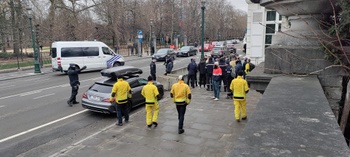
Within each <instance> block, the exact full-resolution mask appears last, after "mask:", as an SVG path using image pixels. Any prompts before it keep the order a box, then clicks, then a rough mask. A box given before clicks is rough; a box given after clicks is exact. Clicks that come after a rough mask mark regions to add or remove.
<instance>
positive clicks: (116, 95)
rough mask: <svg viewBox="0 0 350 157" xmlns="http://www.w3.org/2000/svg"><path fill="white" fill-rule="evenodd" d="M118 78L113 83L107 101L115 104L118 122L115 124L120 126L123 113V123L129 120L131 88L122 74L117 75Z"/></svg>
mask: <svg viewBox="0 0 350 157" xmlns="http://www.w3.org/2000/svg"><path fill="white" fill-rule="evenodd" d="M117 78H118V80H117V82H116V83H115V84H114V85H113V88H112V91H111V97H110V99H109V101H110V102H111V103H112V104H113V105H115V106H116V110H117V118H118V122H117V123H116V125H119V126H122V125H123V119H122V116H123V115H124V118H125V123H128V122H129V109H128V106H129V104H128V103H129V99H130V98H131V88H130V85H129V83H128V82H126V81H124V79H123V76H122V75H118V76H117Z"/></svg>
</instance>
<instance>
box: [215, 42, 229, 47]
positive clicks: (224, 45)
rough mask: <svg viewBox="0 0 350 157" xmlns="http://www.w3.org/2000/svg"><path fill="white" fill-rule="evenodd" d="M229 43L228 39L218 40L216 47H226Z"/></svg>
mask: <svg viewBox="0 0 350 157" xmlns="http://www.w3.org/2000/svg"><path fill="white" fill-rule="evenodd" d="M226 46H227V43H226V41H218V42H216V43H215V47H226Z"/></svg>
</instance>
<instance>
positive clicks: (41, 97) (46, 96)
mask: <svg viewBox="0 0 350 157" xmlns="http://www.w3.org/2000/svg"><path fill="white" fill-rule="evenodd" d="M51 95H55V93H51V94H46V95H42V96H39V97H35V98H33V99H34V100H35V99H40V98H44V97H47V96H51Z"/></svg>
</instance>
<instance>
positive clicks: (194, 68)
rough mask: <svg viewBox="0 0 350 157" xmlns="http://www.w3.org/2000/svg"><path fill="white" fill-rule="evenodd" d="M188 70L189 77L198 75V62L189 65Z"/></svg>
mask: <svg viewBox="0 0 350 157" xmlns="http://www.w3.org/2000/svg"><path fill="white" fill-rule="evenodd" d="M187 70H188V75H194V74H196V73H197V64H196V62H194V61H192V62H191V63H189V64H188V66H187Z"/></svg>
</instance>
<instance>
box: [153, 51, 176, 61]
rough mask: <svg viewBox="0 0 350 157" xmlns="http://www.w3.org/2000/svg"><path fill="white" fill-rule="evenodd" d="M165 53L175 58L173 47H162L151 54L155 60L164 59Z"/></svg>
mask: <svg viewBox="0 0 350 157" xmlns="http://www.w3.org/2000/svg"><path fill="white" fill-rule="evenodd" d="M166 55H170V56H171V57H173V59H175V57H176V53H175V51H174V49H170V48H163V49H159V50H158V51H157V53H155V54H153V56H152V59H156V60H157V61H165V56H166Z"/></svg>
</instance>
